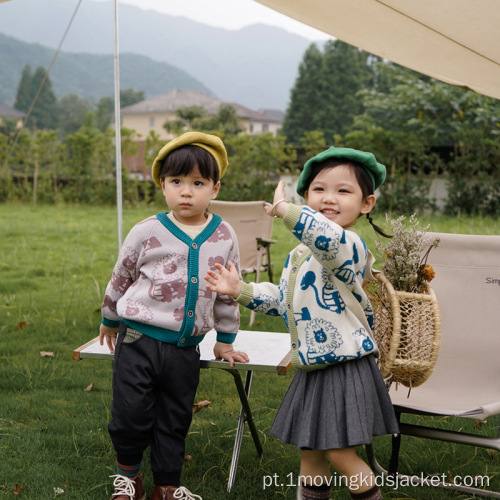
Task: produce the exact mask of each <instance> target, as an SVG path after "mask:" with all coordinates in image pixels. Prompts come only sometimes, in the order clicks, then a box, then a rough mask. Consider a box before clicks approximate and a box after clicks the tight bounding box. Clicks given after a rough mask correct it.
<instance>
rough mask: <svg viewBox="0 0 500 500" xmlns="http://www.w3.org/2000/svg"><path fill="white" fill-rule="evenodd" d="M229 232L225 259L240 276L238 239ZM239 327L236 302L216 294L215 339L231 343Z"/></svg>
mask: <svg viewBox="0 0 500 500" xmlns="http://www.w3.org/2000/svg"><path fill="white" fill-rule="evenodd" d="M231 233H232V235H233V245H232V247H231V250H230V251H229V254H228V257H227V260H228V261H231V262H232V263H233V264H234V265H235V266H236V269H237V270H238V273H239V274H240V278H241V273H240V252H239V248H238V240H237V238H236V235H235V234H234V231H233V229H232V228H231ZM226 264H227V263H226ZM239 327H240V312H239V308H238V303H237V302H236V301H235V300H234V299H233V297H230V296H228V295H220V294H217V297H216V299H215V303H214V328H215V330H216V332H217V341H218V342H224V343H225V344H231V343H233V342H234V340H235V338H236V333H237V332H238V330H239Z"/></svg>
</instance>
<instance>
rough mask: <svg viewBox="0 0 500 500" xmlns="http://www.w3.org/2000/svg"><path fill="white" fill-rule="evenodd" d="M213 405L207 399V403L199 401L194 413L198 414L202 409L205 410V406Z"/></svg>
mask: <svg viewBox="0 0 500 500" xmlns="http://www.w3.org/2000/svg"><path fill="white" fill-rule="evenodd" d="M211 404H212V402H211V401H207V400H206V399H205V401H199V402H198V403H194V405H193V412H194V413H198V412H199V411H201V410H202V408H205V406H209V405H211Z"/></svg>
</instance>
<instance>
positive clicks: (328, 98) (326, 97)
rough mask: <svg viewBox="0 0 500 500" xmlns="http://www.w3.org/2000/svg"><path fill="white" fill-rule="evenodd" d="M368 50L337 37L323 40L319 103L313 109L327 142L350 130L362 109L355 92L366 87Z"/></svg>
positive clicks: (369, 77) (369, 76) (361, 100)
mask: <svg viewBox="0 0 500 500" xmlns="http://www.w3.org/2000/svg"><path fill="white" fill-rule="evenodd" d="M367 58H368V54H367V53H366V52H363V51H361V50H359V49H357V48H355V47H353V46H352V45H348V44H347V43H344V42H341V41H340V40H334V41H331V40H330V41H328V42H327V43H326V44H325V49H324V55H323V64H322V71H321V78H320V79H319V84H320V101H321V102H320V106H319V107H318V108H317V109H316V110H315V112H316V113H317V114H318V120H319V124H320V127H319V128H318V130H321V131H322V132H323V133H324V134H325V138H326V140H327V142H329V141H331V140H332V139H333V136H334V135H335V134H338V135H344V134H345V133H346V132H348V131H349V130H351V128H352V125H353V122H354V117H355V116H357V115H359V114H360V113H361V112H362V110H363V99H362V98H361V97H360V96H359V95H358V92H359V91H360V90H362V89H363V88H365V87H367V85H368V84H369V82H370V80H371V71H370V68H369V66H368V65H367Z"/></svg>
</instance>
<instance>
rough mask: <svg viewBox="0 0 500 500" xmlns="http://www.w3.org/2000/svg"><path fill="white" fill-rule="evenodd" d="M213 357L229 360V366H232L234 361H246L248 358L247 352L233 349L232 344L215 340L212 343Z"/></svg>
mask: <svg viewBox="0 0 500 500" xmlns="http://www.w3.org/2000/svg"><path fill="white" fill-rule="evenodd" d="M214 355H215V359H224V360H226V361H229V366H230V367H231V368H232V367H233V366H234V363H235V361H237V362H238V363H248V361H249V358H248V355H247V353H245V352H243V351H235V350H234V349H233V344H224V343H223V342H216V343H215V345H214Z"/></svg>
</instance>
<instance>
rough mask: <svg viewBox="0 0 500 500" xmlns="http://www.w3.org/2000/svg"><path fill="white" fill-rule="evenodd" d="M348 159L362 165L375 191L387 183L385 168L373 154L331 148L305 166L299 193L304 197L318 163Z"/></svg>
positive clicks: (300, 178)
mask: <svg viewBox="0 0 500 500" xmlns="http://www.w3.org/2000/svg"><path fill="white" fill-rule="evenodd" d="M334 158H335V159H341V158H343V159H346V160H353V161H356V162H357V163H360V164H361V165H362V166H363V167H364V168H365V170H366V172H367V173H368V175H369V176H370V179H371V180H372V183H373V190H374V191H375V189H377V188H379V187H380V186H381V185H382V184H383V183H384V181H385V175H386V170H385V166H384V165H382V164H381V163H378V162H377V160H376V159H375V156H374V155H373V154H372V153H367V152H365V151H358V150H357V149H350V148H335V147H331V148H329V149H327V150H325V151H322V152H321V153H319V154H317V155H316V156H314V157H313V158H311V159H310V160H308V161H307V162H306V164H305V165H304V169H303V170H302V172H301V174H300V177H299V182H298V184H297V193H298V194H299V195H300V196H302V197H304V193H305V191H306V186H307V184H308V180H309V177H310V176H311V173H312V169H313V166H314V165H315V164H316V163H320V162H322V161H325V160H330V159H334Z"/></svg>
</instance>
